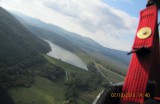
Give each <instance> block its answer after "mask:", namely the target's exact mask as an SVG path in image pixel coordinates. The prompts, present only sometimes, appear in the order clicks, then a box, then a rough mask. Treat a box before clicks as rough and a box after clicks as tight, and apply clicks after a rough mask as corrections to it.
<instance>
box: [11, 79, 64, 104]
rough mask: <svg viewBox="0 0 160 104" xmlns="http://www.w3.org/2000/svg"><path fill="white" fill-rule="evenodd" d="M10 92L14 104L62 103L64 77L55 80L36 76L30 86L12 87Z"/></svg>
mask: <svg viewBox="0 0 160 104" xmlns="http://www.w3.org/2000/svg"><path fill="white" fill-rule="evenodd" d="M10 94H11V96H12V97H13V99H14V100H15V102H16V104H63V101H64V99H65V98H64V94H65V86H64V79H59V80H57V81H56V82H53V81H50V80H48V79H46V78H42V77H39V76H37V77H36V82H35V84H34V85H33V86H32V87H30V88H23V87H20V88H14V89H11V90H10Z"/></svg>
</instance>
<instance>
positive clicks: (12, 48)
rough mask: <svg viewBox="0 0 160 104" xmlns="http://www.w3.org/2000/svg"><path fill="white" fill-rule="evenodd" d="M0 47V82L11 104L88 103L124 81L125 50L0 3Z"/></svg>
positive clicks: (126, 59) (127, 58)
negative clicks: (111, 86) (108, 45)
mask: <svg viewBox="0 0 160 104" xmlns="http://www.w3.org/2000/svg"><path fill="white" fill-rule="evenodd" d="M22 17H23V18H22ZM24 18H25V20H23V19H24ZM0 50H1V51H0V72H1V73H0V86H2V87H3V88H4V89H6V90H7V91H8V93H9V95H10V96H11V98H12V99H13V101H14V102H15V104H91V103H93V101H94V100H95V98H96V97H97V95H98V94H99V93H100V92H102V91H103V90H104V89H105V88H107V87H108V86H109V85H111V84H113V83H117V82H121V81H123V80H124V76H125V74H126V70H127V65H128V60H129V57H128V56H126V55H125V54H126V52H124V51H119V50H113V49H109V48H106V47H103V46H101V45H100V44H98V43H96V42H95V41H93V40H91V39H89V38H87V37H82V36H80V35H78V34H75V33H71V32H68V31H66V30H63V29H61V28H59V27H57V26H54V25H51V24H46V23H43V22H42V21H39V20H37V19H36V20H35V19H34V18H31V17H27V16H21V17H18V16H17V15H16V16H15V14H14V16H13V15H12V14H10V13H9V12H7V11H6V10H4V9H3V8H1V7H0ZM123 56H124V57H123Z"/></svg>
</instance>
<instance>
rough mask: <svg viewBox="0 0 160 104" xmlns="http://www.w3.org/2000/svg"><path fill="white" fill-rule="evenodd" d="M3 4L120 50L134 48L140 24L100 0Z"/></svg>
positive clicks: (21, 0)
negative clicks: (134, 38)
mask: <svg viewBox="0 0 160 104" xmlns="http://www.w3.org/2000/svg"><path fill="white" fill-rule="evenodd" d="M127 1H129V0H127ZM0 5H1V6H2V7H4V8H6V9H9V10H14V11H18V12H22V13H24V14H26V15H29V16H31V17H35V18H39V19H41V20H42V21H45V22H47V23H53V24H55V25H58V26H60V27H62V28H64V29H66V30H68V31H71V32H75V33H78V34H80V35H82V36H86V37H90V38H92V39H94V40H95V41H97V42H99V43H100V44H102V45H104V46H106V47H110V48H114V49H120V50H130V49H131V45H132V42H133V37H134V34H135V31H136V27H137V23H138V22H137V18H134V17H131V16H130V15H128V14H127V13H125V12H123V11H121V10H118V9H115V8H114V7H111V6H109V5H107V4H104V3H103V2H101V1H100V0H12V1H11V0H1V1H0Z"/></svg>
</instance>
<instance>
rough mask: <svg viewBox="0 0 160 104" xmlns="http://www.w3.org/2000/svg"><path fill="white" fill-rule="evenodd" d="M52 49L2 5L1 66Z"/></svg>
mask: <svg viewBox="0 0 160 104" xmlns="http://www.w3.org/2000/svg"><path fill="white" fill-rule="evenodd" d="M48 51H50V47H49V45H48V43H46V42H45V41H43V40H42V39H40V38H38V37H36V36H34V35H33V33H31V32H30V31H28V30H27V29H26V28H25V27H24V26H23V25H22V24H21V23H20V22H19V21H18V20H16V18H15V17H14V16H12V15H11V14H10V13H8V12H7V11H6V10H4V9H3V8H1V7H0V67H2V66H12V65H14V64H16V63H18V62H20V61H22V60H24V59H26V58H28V57H29V56H33V55H38V54H39V53H47V52H48Z"/></svg>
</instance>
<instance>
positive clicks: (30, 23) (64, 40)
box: [12, 12, 130, 68]
mask: <svg viewBox="0 0 160 104" xmlns="http://www.w3.org/2000/svg"><path fill="white" fill-rule="evenodd" d="M12 14H13V15H14V16H15V17H16V18H17V19H18V20H19V21H21V23H22V24H23V25H25V26H26V27H27V28H28V29H29V30H30V31H32V32H33V33H34V34H35V35H36V34H37V33H38V34H37V36H40V37H42V38H48V39H52V41H53V42H54V43H55V44H57V45H60V46H61V47H63V48H65V49H68V50H70V51H72V52H75V53H76V52H78V51H83V52H85V53H87V54H89V55H92V56H95V57H99V58H101V59H104V60H109V61H113V62H112V63H122V64H123V65H124V66H125V68H126V67H127V65H128V64H129V60H130V56H127V52H125V51H120V50H115V49H110V48H106V47H104V46H102V45H100V44H99V43H97V42H95V41H93V40H92V39H90V38H86V37H82V36H80V35H78V34H76V33H72V32H68V31H66V30H64V29H62V28H60V27H58V26H55V25H53V24H47V23H44V22H42V21H41V20H38V19H36V18H32V17H28V16H25V15H23V14H20V13H15V12H12ZM115 65H117V66H119V67H120V66H121V65H118V64H115Z"/></svg>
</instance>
